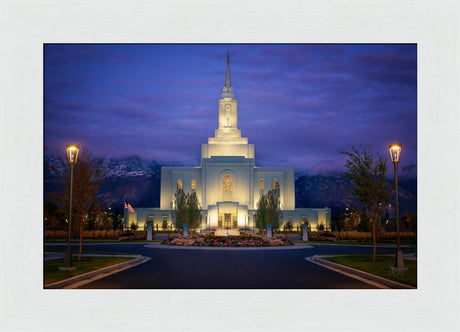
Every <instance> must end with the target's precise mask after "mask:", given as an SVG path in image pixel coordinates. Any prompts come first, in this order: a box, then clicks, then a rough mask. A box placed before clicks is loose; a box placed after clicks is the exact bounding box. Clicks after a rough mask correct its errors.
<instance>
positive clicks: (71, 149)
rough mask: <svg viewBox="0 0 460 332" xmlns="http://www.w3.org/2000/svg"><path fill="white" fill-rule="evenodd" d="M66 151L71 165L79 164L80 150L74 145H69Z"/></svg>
mask: <svg viewBox="0 0 460 332" xmlns="http://www.w3.org/2000/svg"><path fill="white" fill-rule="evenodd" d="M66 149H67V160H68V161H69V164H75V163H76V162H77V158H78V151H80V148H79V147H78V146H76V145H74V144H72V145H67V147H66Z"/></svg>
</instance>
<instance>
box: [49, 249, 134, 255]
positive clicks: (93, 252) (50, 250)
mask: <svg viewBox="0 0 460 332" xmlns="http://www.w3.org/2000/svg"><path fill="white" fill-rule="evenodd" d="M66 251H67V249H50V248H45V252H63V253H65V252H66ZM72 254H73V255H78V250H72ZM81 254H82V255H85V254H100V255H133V253H128V252H108V251H95V250H84V251H82V252H81ZM72 257H73V256H72Z"/></svg>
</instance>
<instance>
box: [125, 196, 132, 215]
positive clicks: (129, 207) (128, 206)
mask: <svg viewBox="0 0 460 332" xmlns="http://www.w3.org/2000/svg"><path fill="white" fill-rule="evenodd" d="M125 209H128V211H129V212H131V213H134V209H133V207H132V206H131V204H129V203H128V202H127V201H126V199H125Z"/></svg>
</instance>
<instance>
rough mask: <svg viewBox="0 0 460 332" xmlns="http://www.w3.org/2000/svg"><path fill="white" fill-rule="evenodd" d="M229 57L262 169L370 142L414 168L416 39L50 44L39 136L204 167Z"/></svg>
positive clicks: (242, 117) (54, 148) (316, 163)
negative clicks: (397, 145) (394, 150)
mask: <svg viewBox="0 0 460 332" xmlns="http://www.w3.org/2000/svg"><path fill="white" fill-rule="evenodd" d="M227 49H228V50H229V51H230V69H231V79H232V86H233V89H234V91H235V95H236V98H237V99H238V127H239V128H240V129H241V132H242V136H244V137H248V139H249V143H252V144H255V151H256V165H257V166H292V167H295V168H296V169H297V170H311V169H312V168H313V169H314V170H317V169H319V168H322V169H329V168H335V167H336V166H337V165H340V164H341V163H342V162H341V161H340V160H341V159H343V156H342V155H340V154H339V151H340V150H342V149H346V148H347V146H348V145H351V144H353V145H358V144H371V145H372V146H373V147H374V150H375V151H376V152H379V153H380V154H381V155H383V156H385V157H389V153H388V146H389V144H390V143H392V142H395V141H397V142H401V143H402V145H403V154H402V160H401V165H402V166H406V165H412V164H416V162H417V46H416V45H415V44H391V45H389V44H358V45H353V44H345V45H340V44H330V45H329V44H295V45H292V44H247V45H239V44H230V45H225V44H211V45H209V44H140V45H137V44H128V45H125V44H115V45H111V44H91V45H84V44H76V45H72V44H62V45H57V44H56V45H55V44H46V45H45V46H44V89H45V91H44V140H45V147H47V148H48V152H47V153H50V154H55V155H63V156H65V151H64V150H65V146H66V145H67V144H69V143H73V142H77V143H78V144H80V145H81V146H86V147H88V149H89V150H90V151H91V152H93V154H95V155H98V156H101V157H124V156H131V155H139V156H140V157H142V158H144V159H154V160H157V161H159V162H160V163H162V164H165V165H168V164H182V165H184V166H198V165H199V158H200V148H201V144H202V143H206V142H207V138H208V137H210V136H214V129H216V128H217V115H218V114H217V113H218V99H219V97H220V93H221V91H222V87H223V86H224V80H225V68H226V54H227Z"/></svg>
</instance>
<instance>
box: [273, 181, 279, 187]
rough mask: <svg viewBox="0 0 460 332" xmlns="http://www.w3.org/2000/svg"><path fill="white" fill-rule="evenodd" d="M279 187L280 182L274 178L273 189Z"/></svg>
mask: <svg viewBox="0 0 460 332" xmlns="http://www.w3.org/2000/svg"><path fill="white" fill-rule="evenodd" d="M279 188H280V184H279V182H278V180H277V179H274V180H273V189H279Z"/></svg>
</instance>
